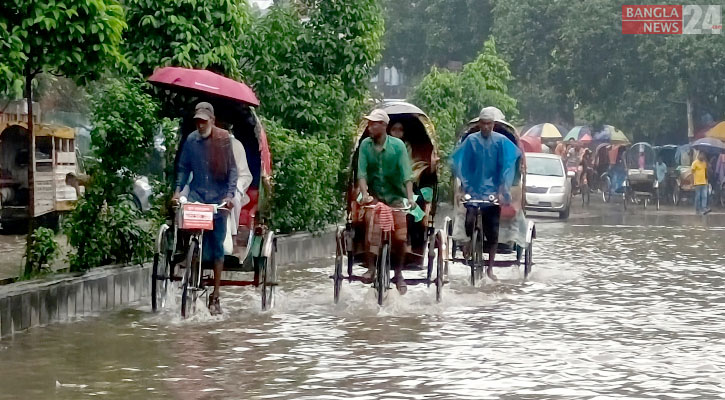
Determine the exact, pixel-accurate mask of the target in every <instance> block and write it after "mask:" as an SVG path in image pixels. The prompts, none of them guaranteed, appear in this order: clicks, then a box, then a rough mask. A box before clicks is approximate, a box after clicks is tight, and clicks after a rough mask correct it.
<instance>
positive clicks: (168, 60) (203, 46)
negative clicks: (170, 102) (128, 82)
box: [123, 0, 249, 78]
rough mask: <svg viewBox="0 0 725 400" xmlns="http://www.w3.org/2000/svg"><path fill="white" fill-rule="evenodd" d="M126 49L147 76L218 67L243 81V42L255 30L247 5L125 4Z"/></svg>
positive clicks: (218, 1) (230, 0) (219, 1)
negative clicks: (164, 71)
mask: <svg viewBox="0 0 725 400" xmlns="http://www.w3.org/2000/svg"><path fill="white" fill-rule="evenodd" d="M124 4H125V6H126V9H127V15H128V26H129V29H128V30H127V31H126V32H125V33H124V43H123V47H124V51H125V53H126V56H127V57H128V59H129V61H130V62H131V63H132V64H133V65H134V66H135V67H136V68H137V70H138V72H139V73H141V74H142V75H143V76H144V77H147V76H149V75H151V73H152V72H153V71H154V69H155V68H157V67H161V66H169V65H173V66H180V67H187V68H201V69H212V70H215V71H217V72H220V73H222V74H224V75H226V76H228V77H230V78H238V77H239V70H238V65H237V60H238V59H239V54H238V53H239V50H240V49H239V41H240V39H241V37H242V36H243V35H244V34H245V31H246V30H247V28H248V26H249V10H248V5H247V2H246V1H240V0H205V1H198V0H177V1H173V2H169V1H161V0H124Z"/></svg>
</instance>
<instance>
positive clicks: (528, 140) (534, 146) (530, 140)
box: [519, 136, 541, 153]
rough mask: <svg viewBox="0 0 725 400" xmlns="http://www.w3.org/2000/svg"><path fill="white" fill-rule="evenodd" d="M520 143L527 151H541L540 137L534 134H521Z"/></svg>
mask: <svg viewBox="0 0 725 400" xmlns="http://www.w3.org/2000/svg"><path fill="white" fill-rule="evenodd" d="M519 140H521V144H522V145H523V147H524V151H526V152H527V153H541V138H540V137H536V136H522V137H521V139H519Z"/></svg>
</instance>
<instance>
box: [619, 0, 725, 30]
mask: <svg viewBox="0 0 725 400" xmlns="http://www.w3.org/2000/svg"><path fill="white" fill-rule="evenodd" d="M721 8H722V7H721V6H720V5H694V4H686V5H662V4H661V5H623V6H622V33H623V34H629V35H632V34H634V35H636V34H647V35H698V34H720V33H721V32H722V22H721V21H722V9H721Z"/></svg>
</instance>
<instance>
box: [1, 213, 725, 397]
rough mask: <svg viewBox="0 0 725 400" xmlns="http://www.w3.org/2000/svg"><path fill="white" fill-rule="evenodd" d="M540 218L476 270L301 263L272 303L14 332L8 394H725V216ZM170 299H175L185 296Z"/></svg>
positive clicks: (125, 314) (237, 292)
mask: <svg viewBox="0 0 725 400" xmlns="http://www.w3.org/2000/svg"><path fill="white" fill-rule="evenodd" d="M598 214H599V213H597V215H594V214H591V215H588V214H587V215H583V216H581V217H579V218H571V219H570V220H569V221H567V222H560V221H558V220H555V219H546V218H542V219H540V220H539V221H538V226H537V227H538V239H537V240H536V241H535V245H534V261H535V262H536V265H535V266H534V269H533V273H532V275H531V276H530V278H529V279H528V280H527V281H525V282H524V281H523V280H522V279H521V278H522V274H521V273H520V272H519V271H518V270H517V269H499V271H498V272H497V274H498V275H499V277H500V278H502V279H501V281H500V282H498V283H495V284H494V283H491V282H490V281H486V282H485V283H484V284H483V285H482V286H478V287H471V286H470V285H469V283H468V273H469V271H468V269H467V268H466V267H465V266H462V265H453V266H452V267H451V271H450V284H449V285H447V286H446V288H445V292H444V299H443V301H442V303H440V304H436V303H435V297H434V296H435V293H434V288H432V287H431V288H425V287H415V288H413V287H411V288H410V290H409V291H408V294H407V295H405V296H398V295H397V293H394V292H392V293H390V295H389V297H388V298H387V301H386V304H385V306H384V307H382V308H379V307H378V306H377V305H376V303H375V299H374V292H373V291H372V290H371V289H369V288H368V287H363V286H361V285H359V284H358V285H352V286H351V285H348V284H347V283H345V284H343V293H342V298H341V302H340V304H338V305H334V304H333V301H332V284H331V281H330V280H329V279H328V275H329V274H330V272H331V268H332V260H326V261H324V262H319V263H316V264H311V265H298V266H294V267H289V268H287V269H285V270H283V271H282V272H281V279H282V282H281V284H282V286H281V287H280V292H279V294H278V296H277V298H276V306H275V309H274V310H273V311H271V312H266V313H263V312H261V311H259V308H260V300H259V297H258V295H257V293H255V292H254V291H253V290H252V289H249V288H240V289H234V290H232V291H226V292H224V293H223V298H222V306H223V307H224V309H225V315H224V316H222V317H215V318H212V317H209V316H208V315H207V314H206V313H204V312H199V313H197V314H196V315H195V316H194V317H193V318H191V319H190V320H187V321H181V320H180V318H179V317H178V316H177V313H176V309H175V308H174V309H173V310H169V311H167V312H163V313H160V314H156V315H154V314H152V313H151V312H150V310H149V306H148V305H146V304H143V305H139V306H138V307H137V308H131V309H127V310H123V311H119V312H116V313H114V314H111V315H104V316H102V317H98V318H89V319H87V320H84V321H80V322H77V323H73V324H66V325H54V326H50V327H47V328H40V329H35V330H32V331H30V332H29V333H26V334H20V335H16V337H15V338H14V339H12V340H8V341H2V342H0V360H2V361H1V362H0V388H2V389H1V390H0V399H17V398H28V399H30V398H32V399H46V398H53V399H78V398H90V397H92V396H99V397H101V398H104V399H115V398H118V399H155V398H174V399H242V398H244V399H277V398H280V399H352V398H355V399H378V398H389V399H433V398H450V399H486V398H503V399H543V398H547V399H572V398H583V399H595V398H596V399H605V398H606V399H608V398H628V399H632V398H637V399H644V398H657V399H662V398H677V399H682V398H719V397H723V396H725V319H723V318H722V315H723V312H722V309H721V308H720V307H723V305H725V296H724V295H723V290H722V288H723V286H724V284H725V277H724V275H723V265H724V264H725V251H724V250H725V244H724V243H723V237H725V228H724V227H723V226H725V218H723V216H718V215H715V216H707V217H698V218H695V217H689V216H688V217H684V216H677V215H667V214H665V215H656V214H655V213H648V214H643V215H632V214H628V215H626V216H625V215H622V214H619V212H618V211H611V212H607V213H604V214H608V215H606V216H598ZM172 308H173V305H172Z"/></svg>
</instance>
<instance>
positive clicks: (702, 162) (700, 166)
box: [691, 151, 710, 215]
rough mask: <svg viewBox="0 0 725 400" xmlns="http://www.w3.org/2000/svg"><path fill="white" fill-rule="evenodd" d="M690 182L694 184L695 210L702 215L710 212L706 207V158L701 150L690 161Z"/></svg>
mask: <svg viewBox="0 0 725 400" xmlns="http://www.w3.org/2000/svg"><path fill="white" fill-rule="evenodd" d="M691 171H692V183H693V185H694V186H695V212H696V213H697V215H704V214H707V213H709V212H710V209H709V208H708V207H707V189H708V184H707V158H706V157H705V153H703V152H702V151H701V152H700V153H699V154H698V155H697V160H695V161H694V162H693V163H692V167H691Z"/></svg>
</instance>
